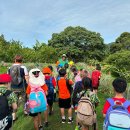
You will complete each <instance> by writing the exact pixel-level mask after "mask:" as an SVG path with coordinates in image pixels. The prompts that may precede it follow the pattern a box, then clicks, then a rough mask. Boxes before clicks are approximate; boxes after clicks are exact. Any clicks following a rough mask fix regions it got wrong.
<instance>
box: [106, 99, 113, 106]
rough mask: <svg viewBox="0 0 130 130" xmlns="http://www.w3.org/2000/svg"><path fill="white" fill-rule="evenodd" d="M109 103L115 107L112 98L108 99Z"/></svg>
mask: <svg viewBox="0 0 130 130" xmlns="http://www.w3.org/2000/svg"><path fill="white" fill-rule="evenodd" d="M107 101H108V102H109V103H110V105H111V106H114V100H113V99H112V98H108V99H107Z"/></svg>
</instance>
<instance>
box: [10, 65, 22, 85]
mask: <svg viewBox="0 0 130 130" xmlns="http://www.w3.org/2000/svg"><path fill="white" fill-rule="evenodd" d="M20 69H21V66H20V65H13V66H12V67H11V68H10V70H9V74H10V76H11V77H12V81H11V84H12V85H20V84H21V83H22V82H23V77H22V76H21V73H20V72H21V71H20Z"/></svg>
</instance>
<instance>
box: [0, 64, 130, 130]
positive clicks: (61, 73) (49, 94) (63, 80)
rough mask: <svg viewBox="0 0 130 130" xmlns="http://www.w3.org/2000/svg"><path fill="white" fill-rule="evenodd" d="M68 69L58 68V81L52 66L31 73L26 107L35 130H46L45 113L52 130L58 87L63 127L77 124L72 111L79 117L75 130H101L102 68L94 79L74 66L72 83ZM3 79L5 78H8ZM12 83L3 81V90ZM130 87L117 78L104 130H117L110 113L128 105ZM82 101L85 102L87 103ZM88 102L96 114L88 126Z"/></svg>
mask: <svg viewBox="0 0 130 130" xmlns="http://www.w3.org/2000/svg"><path fill="white" fill-rule="evenodd" d="M67 69H68V67H65V68H64V67H62V68H58V78H57V80H56V78H55V77H54V76H53V72H52V71H53V68H52V66H47V67H44V68H43V69H42V71H41V70H40V69H38V68H34V69H31V70H30V71H29V79H28V86H27V89H26V94H27V97H28V98H27V99H28V100H27V103H26V105H25V106H26V107H25V111H26V112H27V113H28V114H29V115H30V116H31V117H32V118H33V121H34V128H35V130H43V124H42V117H41V113H42V112H44V125H45V126H46V127H48V114H49V115H52V114H53V102H54V97H55V89H56V87H57V89H58V105H59V108H60V114H61V123H66V121H67V122H68V124H71V123H72V122H73V117H72V108H74V110H75V116H76V127H75V130H79V129H80V128H81V129H82V130H89V128H90V127H93V129H94V130H97V127H96V126H97V125H96V123H97V121H96V109H95V108H96V106H98V104H99V102H100V101H99V99H98V97H97V90H98V86H99V81H100V77H101V72H100V70H101V68H100V66H98V65H97V66H96V70H95V71H93V72H92V74H91V75H90V73H89V72H88V71H87V70H84V69H81V70H77V68H76V67H75V66H71V68H70V70H69V71H70V72H69V73H72V75H73V78H72V79H69V78H68V75H67V74H68V70H67ZM0 76H1V75H0ZM2 78H4V75H3V77H2ZM10 81H11V79H10V80H9V81H8V82H7V81H5V82H3V81H2V80H1V79H0V86H5V85H7V83H9V82H10ZM126 87H127V83H126V81H125V80H124V79H121V78H117V79H115V80H114V81H113V88H114V92H115V96H114V97H113V98H111V99H108V100H107V101H106V103H105V104H104V107H103V111H102V113H103V116H104V117H105V121H104V130H109V129H111V130H114V127H113V126H110V122H109V119H108V114H107V113H108V111H110V110H109V109H110V108H111V106H113V104H114V103H115V104H116V105H115V107H118V106H123V105H122V104H124V103H125V102H126V101H127V100H126V99H125V98H124V96H123V93H124V92H125V90H126ZM0 90H1V87H0ZM0 93H1V91H0ZM81 100H83V102H82V101H81ZM87 100H89V101H90V102H91V103H92V108H93V111H94V112H93V114H92V116H91V121H90V120H89V122H90V124H88V122H87V120H88V119H87V118H88V116H87V118H86V115H83V114H82V112H83V113H84V111H87V110H84V109H82V103H83V105H84V104H85V103H84V102H86V101H87ZM111 100H112V101H111ZM79 103H80V105H79ZM112 103H113V104H112ZM126 104H127V105H125V107H126V108H127V110H128V113H130V103H129V102H127V103H126ZM65 109H67V110H68V118H67V117H66V115H65ZM88 109H89V108H88ZM85 121H86V122H85ZM112 127H113V129H112ZM108 128H109V129H108ZM120 130H122V129H120Z"/></svg>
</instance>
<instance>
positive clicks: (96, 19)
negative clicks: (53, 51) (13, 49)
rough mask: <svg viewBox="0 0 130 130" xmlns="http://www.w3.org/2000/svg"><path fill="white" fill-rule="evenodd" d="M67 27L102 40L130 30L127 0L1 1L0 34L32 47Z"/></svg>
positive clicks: (129, 13)
mask: <svg viewBox="0 0 130 130" xmlns="http://www.w3.org/2000/svg"><path fill="white" fill-rule="evenodd" d="M67 26H82V27H85V28H86V29H88V30H90V31H95V32H99V33H100V34H101V36H102V37H103V38H104V41H105V43H110V42H113V41H115V39H116V38H117V37H118V36H120V34H121V33H122V32H130V0H0V34H4V36H5V39H6V40H8V41H9V40H11V39H14V40H19V41H21V42H22V43H23V45H24V46H28V47H32V46H33V45H34V44H35V43H36V40H38V41H39V42H45V43H47V41H48V40H49V39H51V36H52V33H59V32H61V31H63V30H64V28H66V27H67Z"/></svg>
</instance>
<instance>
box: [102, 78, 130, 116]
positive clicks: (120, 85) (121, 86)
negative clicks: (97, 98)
mask: <svg viewBox="0 0 130 130" xmlns="http://www.w3.org/2000/svg"><path fill="white" fill-rule="evenodd" d="M112 85H113V88H114V92H115V96H114V97H113V98H112V99H113V100H114V101H116V100H118V101H121V102H122V103H124V102H125V101H126V99H125V98H124V96H123V93H124V92H125V91H126V87H127V83H126V81H125V80H124V79H121V78H117V79H115V80H114V81H113V83H112ZM109 107H110V104H109V102H108V101H106V102H105V104H104V107H103V111H102V112H103V116H104V117H105V116H106V113H107V110H108V109H109ZM128 111H129V113H130V106H129V107H128Z"/></svg>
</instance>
